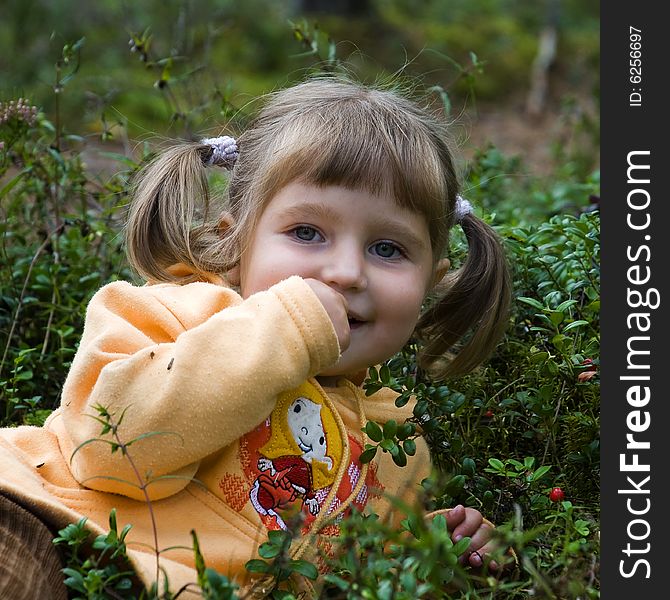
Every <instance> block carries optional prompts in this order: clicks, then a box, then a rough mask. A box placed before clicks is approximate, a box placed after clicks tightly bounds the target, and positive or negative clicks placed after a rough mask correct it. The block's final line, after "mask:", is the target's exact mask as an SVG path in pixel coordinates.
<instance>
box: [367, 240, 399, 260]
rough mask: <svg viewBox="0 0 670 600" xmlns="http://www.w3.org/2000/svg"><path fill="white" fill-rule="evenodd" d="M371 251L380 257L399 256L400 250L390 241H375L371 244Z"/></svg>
mask: <svg viewBox="0 0 670 600" xmlns="http://www.w3.org/2000/svg"><path fill="white" fill-rule="evenodd" d="M372 252H373V253H374V254H376V255H377V256H379V257H381V258H399V257H400V256H402V250H400V248H399V247H398V246H396V245H395V244H394V243H392V242H377V243H376V244H374V245H373V246H372Z"/></svg>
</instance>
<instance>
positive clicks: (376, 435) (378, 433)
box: [365, 421, 384, 442]
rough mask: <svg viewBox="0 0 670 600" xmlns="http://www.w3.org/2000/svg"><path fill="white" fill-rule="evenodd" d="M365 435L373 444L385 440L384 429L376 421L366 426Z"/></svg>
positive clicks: (369, 422)
mask: <svg viewBox="0 0 670 600" xmlns="http://www.w3.org/2000/svg"><path fill="white" fill-rule="evenodd" d="M365 433H366V434H367V435H368V437H369V438H370V439H371V440H372V441H373V442H381V441H382V439H383V438H384V436H383V434H382V428H381V427H380V426H379V425H378V424H377V423H375V422H374V421H368V422H367V424H366V425H365Z"/></svg>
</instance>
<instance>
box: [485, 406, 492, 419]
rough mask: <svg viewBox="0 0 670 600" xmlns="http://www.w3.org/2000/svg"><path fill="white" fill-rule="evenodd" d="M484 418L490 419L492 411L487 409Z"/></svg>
mask: <svg viewBox="0 0 670 600" xmlns="http://www.w3.org/2000/svg"><path fill="white" fill-rule="evenodd" d="M484 416H485V417H489V418H490V417H492V416H493V411H492V410H491V409H490V408H489V409H488V410H487V411H486V412H485V413H484Z"/></svg>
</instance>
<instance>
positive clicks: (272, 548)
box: [258, 542, 281, 560]
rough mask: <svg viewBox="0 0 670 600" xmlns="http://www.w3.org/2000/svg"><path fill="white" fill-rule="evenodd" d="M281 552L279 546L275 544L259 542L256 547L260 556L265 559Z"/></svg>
mask: <svg viewBox="0 0 670 600" xmlns="http://www.w3.org/2000/svg"><path fill="white" fill-rule="evenodd" d="M280 552H281V546H276V545H274V544H269V543H267V542H266V543H265V544H261V545H260V546H259V548H258V554H259V556H260V557H261V558H265V559H266V560H268V559H270V558H274V557H275V556H277V555H278V554H279V553H280Z"/></svg>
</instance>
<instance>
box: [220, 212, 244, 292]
mask: <svg viewBox="0 0 670 600" xmlns="http://www.w3.org/2000/svg"><path fill="white" fill-rule="evenodd" d="M234 224H235V220H234V219H233V217H232V215H231V214H230V213H227V212H224V213H221V217H220V218H219V224H218V226H217V230H218V234H219V237H221V238H223V237H225V236H227V235H229V232H230V230H231V229H232V227H233V225H234ZM225 278H226V281H227V282H228V284H229V285H231V286H234V287H239V285H240V265H239V264H237V265H236V266H234V267H233V268H232V269H229V270H228V271H226V274H225Z"/></svg>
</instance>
